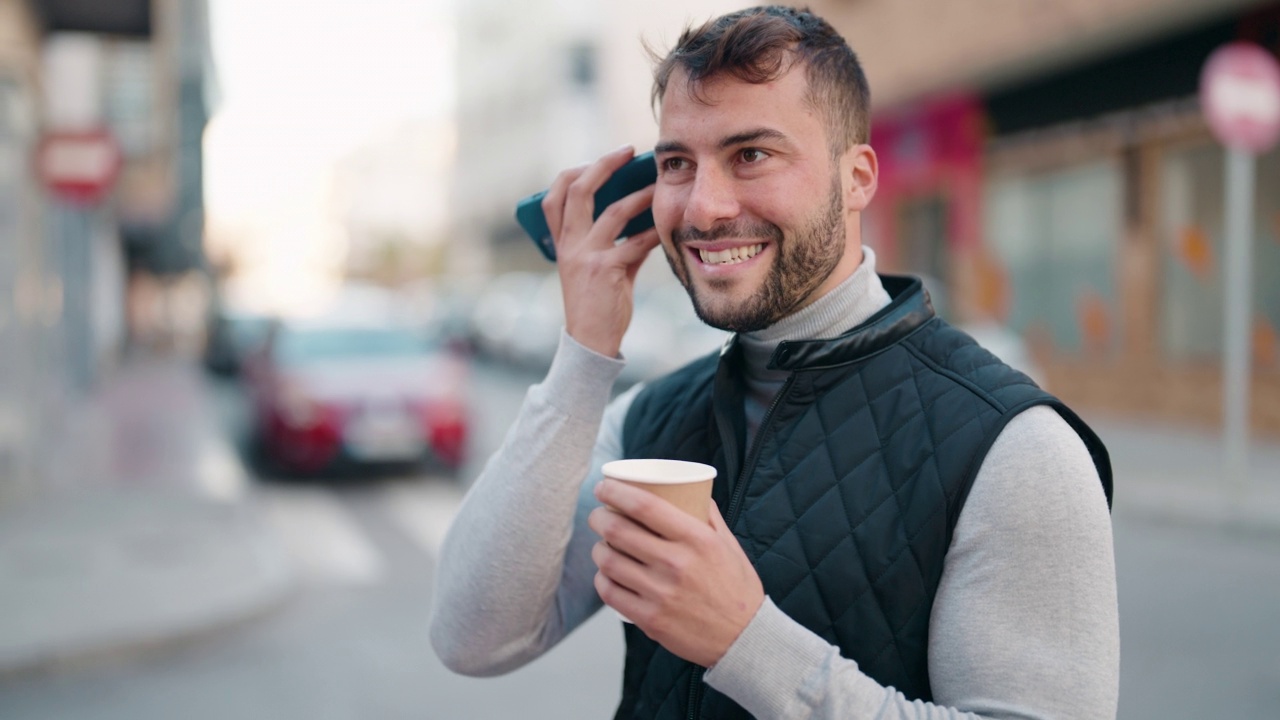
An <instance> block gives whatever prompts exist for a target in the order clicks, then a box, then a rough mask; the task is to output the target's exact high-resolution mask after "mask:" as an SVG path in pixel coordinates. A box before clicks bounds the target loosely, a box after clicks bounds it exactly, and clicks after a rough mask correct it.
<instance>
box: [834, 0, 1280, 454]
mask: <svg viewBox="0 0 1280 720" xmlns="http://www.w3.org/2000/svg"><path fill="white" fill-rule="evenodd" d="M814 9H815V11H817V12H819V13H820V14H823V15H824V16H825V17H827V18H828V19H830V20H832V22H833V24H835V25H836V26H837V27H838V29H840V30H841V32H842V33H843V34H845V36H846V37H847V38H849V40H850V42H851V44H852V45H853V46H854V48H855V50H856V51H857V52H858V53H859V56H860V58H861V60H862V61H863V63H864V65H865V66H866V68H867V73H868V77H869V80H870V82H871V87H872V94H873V110H874V112H873V126H872V144H873V146H874V147H875V148H876V149H877V152H878V154H879V156H880V160H881V168H882V178H881V188H880V192H879V194H878V196H877V199H876V201H875V203H874V207H873V209H872V211H871V212H869V213H868V216H867V218H866V223H867V227H866V231H867V236H868V239H869V242H870V243H871V244H873V245H874V246H876V247H877V249H878V251H879V253H880V256H881V257H883V258H884V264H885V266H886V269H889V270H900V271H909V272H918V273H922V274H925V275H928V276H930V277H931V280H932V283H931V284H932V286H933V287H934V288H935V294H936V295H938V296H939V298H940V303H939V304H940V305H941V306H942V307H943V311H944V312H945V313H946V314H948V315H949V316H951V317H952V318H953V319H956V320H960V321H983V320H995V321H998V322H1000V323H1002V324H1005V325H1007V326H1009V327H1011V328H1012V329H1014V330H1016V331H1017V332H1019V333H1020V334H1022V335H1023V337H1024V338H1025V339H1026V340H1027V343H1028V345H1029V346H1030V349H1031V351H1032V353H1033V355H1034V356H1035V357H1036V359H1037V361H1038V364H1039V365H1040V366H1041V367H1042V368H1043V370H1044V372H1045V377H1046V380H1047V383H1048V385H1049V387H1050V389H1051V390H1053V391H1054V392H1056V393H1058V394H1060V395H1062V396H1063V397H1065V398H1067V399H1069V400H1071V401H1073V402H1077V403H1080V404H1081V405H1083V406H1086V407H1091V408H1098V409H1103V410H1106V411H1110V412H1114V413H1118V414H1122V415H1124V416H1129V417H1141V418H1149V419H1158V420H1169V421H1175V422H1189V423H1195V424H1201V425H1205V426H1214V425H1216V424H1217V423H1219V422H1220V419H1221V412H1222V410H1221V398H1222V381H1221V374H1222V373H1221V360H1220V359H1221V356H1222V350H1223V332H1222V327H1223V280H1222V271H1223V224H1224V212H1223V195H1224V185H1223V182H1224V181H1223V175H1224V157H1225V154H1224V151H1223V150H1222V148H1221V147H1220V146H1219V145H1218V143H1217V142H1216V141H1215V140H1214V139H1213V138H1212V136H1211V135H1210V133H1209V130H1208V128H1207V125H1206V123H1205V120H1204V118H1203V115H1202V113H1201V111H1200V107H1199V103H1198V100H1197V90H1198V84H1199V75H1200V69H1201V67H1202V66H1203V64H1204V61H1205V59H1206V58H1207V57H1208V55H1209V54H1210V53H1211V52H1212V51H1213V50H1214V49H1216V48H1217V47H1219V46H1221V45H1222V44H1224V43H1227V42H1230V41H1233V40H1248V41H1252V42H1255V43H1257V44H1259V45H1261V46H1263V47H1265V48H1267V49H1268V50H1270V51H1271V52H1272V53H1280V3H1276V2H1274V1H1270V2H1237V1H1234V0H1226V1H1223V0H1217V1H1214V2H1209V1H1207V0H1206V1H1196V2H1185V1H1184V2H1173V1H1171V0H1121V1H1112V2H1101V1H1094V0H1060V1H1057V2H1046V3H1034V4H1032V3H1019V2H1012V1H1005V0H975V1H962V2H954V3H945V4H936V5H934V4H931V5H929V7H928V8H927V9H926V8H924V7H923V6H922V5H920V4H914V3H891V2H885V1H883V0H882V1H879V2H876V1H868V2H860V3H845V2H834V1H833V2H825V3H817V4H815V7H814ZM1257 172H1258V175H1257V187H1256V197H1255V203H1254V206H1255V219H1254V224H1255V227H1256V234H1255V237H1254V238H1253V258H1254V263H1253V273H1254V276H1253V308H1252V310H1253V312H1252V320H1251V328H1252V332H1251V337H1252V343H1251V345H1252V372H1253V374H1252V379H1251V386H1250V388H1251V392H1250V397H1251V411H1252V422H1253V427H1254V429H1255V431H1258V432H1263V433H1267V434H1269V435H1271V436H1280V342H1278V341H1277V338H1278V337H1280V151H1275V150H1273V151H1271V152H1270V153H1269V154H1267V155H1264V156H1261V157H1259V158H1258V161H1257Z"/></svg>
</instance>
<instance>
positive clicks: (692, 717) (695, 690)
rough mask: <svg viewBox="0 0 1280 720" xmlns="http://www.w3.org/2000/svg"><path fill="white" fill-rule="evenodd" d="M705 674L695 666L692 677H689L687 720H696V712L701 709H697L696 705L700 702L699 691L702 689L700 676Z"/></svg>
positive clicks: (700, 695) (700, 694)
mask: <svg viewBox="0 0 1280 720" xmlns="http://www.w3.org/2000/svg"><path fill="white" fill-rule="evenodd" d="M705 672H706V670H704V669H703V668H700V667H696V666H695V667H694V668H693V675H690V676H689V714H688V716H687V717H688V720H696V718H697V717H698V711H699V710H700V709H701V708H699V707H698V703H700V702H701V701H702V693H701V692H699V691H700V690H701V689H702V674H703V673H705Z"/></svg>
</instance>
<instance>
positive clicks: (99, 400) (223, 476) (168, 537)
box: [0, 358, 294, 679]
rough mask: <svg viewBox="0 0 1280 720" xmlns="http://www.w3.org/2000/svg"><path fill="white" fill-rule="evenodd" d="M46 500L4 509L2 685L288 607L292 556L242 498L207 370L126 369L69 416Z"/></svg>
mask: <svg viewBox="0 0 1280 720" xmlns="http://www.w3.org/2000/svg"><path fill="white" fill-rule="evenodd" d="M65 430H66V435H65V437H64V438H62V441H61V442H60V443H59V444H58V447H59V452H58V454H57V456H56V457H54V458H52V459H51V462H50V463H49V466H48V470H47V472H46V476H45V478H44V479H43V482H42V487H41V492H40V493H38V494H37V495H35V496H33V497H29V498H25V499H21V500H18V501H15V502H12V503H10V504H9V505H5V506H0V587H3V588H4V590H3V592H0V679H2V678H4V677H6V676H13V675H15V674H21V673H26V672H34V671H40V670H47V669H52V668H56V667H58V666H61V665H64V664H67V663H72V662H76V661H79V660H83V659H89V658H95V657H107V656H113V655H117V654H121V653H129V652H137V651H142V650H147V649H151V648H155V647H157V646H162V645H168V644H172V643H177V642H181V641H183V640H188V639H192V638H195V637H199V636H202V635H205V634H208V633H211V632H214V631H216V630H218V629H222V628H225V627H227V626H230V625H235V624H237V623H240V622H243V621H246V620H248V619H251V618H253V617H255V616H258V615H260V614H263V613H265V612H267V611H269V610H271V609H272V608H274V607H276V606H278V605H280V604H281V603H282V602H283V601H284V600H285V599H287V597H288V596H289V594H290V592H291V590H292V589H293V587H294V577H293V574H292V569H291V566H290V562H289V559H288V556H287V555H286V554H285V552H284V550H283V548H282V547H281V546H280V545H279V543H278V541H277V539H276V538H275V536H274V535H272V534H271V533H270V532H269V531H268V530H267V529H266V528H265V526H264V525H262V524H261V523H260V522H259V520H258V518H257V517H256V516H255V515H254V511H253V508H252V507H250V506H249V505H248V504H245V503H242V502H239V501H238V500H237V498H238V497H240V493H238V492H237V485H238V484H242V483H244V482H245V477H244V474H243V470H242V468H240V466H239V464H238V462H237V461H236V459H235V458H234V456H233V455H232V454H231V449H230V448H229V447H228V446H227V444H226V442H225V441H224V440H222V437H221V434H220V432H219V427H218V424H217V415H216V408H215V407H213V402H212V398H210V397H209V395H208V393H207V392H206V388H205V386H204V384H203V378H202V377H201V375H200V370H199V369H198V368H197V367H195V366H194V365H193V364H191V363H190V362H188V361H184V360H176V359H163V358H139V359H135V360H131V361H129V362H127V363H125V364H124V365H123V366H122V367H121V368H120V369H119V370H118V371H117V372H116V373H115V374H114V375H113V376H112V377H111V378H110V379H109V381H107V382H106V383H105V384H104V386H103V387H101V388H100V389H99V391H98V392H97V393H96V394H95V395H94V396H93V397H92V398H90V399H89V400H87V401H85V402H84V403H83V405H82V406H81V407H78V408H76V411H75V412H74V413H73V414H72V417H71V418H69V421H68V423H67V425H66V428H65Z"/></svg>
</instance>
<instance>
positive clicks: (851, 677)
mask: <svg viewBox="0 0 1280 720" xmlns="http://www.w3.org/2000/svg"><path fill="white" fill-rule="evenodd" d="M1119 654H1120V651H1119V623H1118V610H1117V601H1116V583H1115V560H1114V553H1113V548H1112V536H1111V520H1110V515H1109V514H1108V511H1107V505H1106V499H1105V496H1104V495H1103V491H1102V484H1101V482H1100V481H1099V479H1098V473H1097V470H1096V468H1094V466H1093V463H1092V460H1091V459H1090V457H1089V454H1088V451H1087V450H1086V449H1085V447H1084V443H1083V442H1082V441H1081V440H1080V438H1079V436H1077V435H1076V433H1075V432H1074V431H1073V430H1072V429H1071V428H1070V426H1069V425H1067V423H1066V422H1065V421H1064V420H1062V418H1061V417H1060V416H1058V414H1057V413H1056V412H1055V411H1053V410H1052V409H1050V408H1043V407H1039V408H1032V409H1030V410H1027V411H1026V412H1024V413H1021V414H1020V415H1018V416H1017V417H1015V418H1014V419H1013V420H1012V421H1010V423H1009V424H1008V425H1007V426H1006V427H1005V429H1004V430H1003V431H1002V432H1001V434H1000V436H999V437H998V438H997V439H996V442H995V444H994V445H993V446H992V448H991V450H990V451H989V453H988V454H987V457H986V458H984V461H983V464H982V467H981V469H980V471H979V473H978V476H977V477H976V478H975V480H974V483H973V487H972V489H971V491H970V494H969V497H968V499H967V501H966V503H965V506H964V509H963V510H962V511H961V514H960V518H959V521H958V522H957V526H956V530H955V533H954V535H953V537H952V542H951V547H950V548H949V549H948V552H947V557H946V561H945V566H944V569H943V576H942V580H941V584H940V586H939V589H938V594H937V596H936V598H935V601H934V607H933V613H932V616H931V618H930V625H929V675H930V680H931V684H932V689H933V695H934V702H932V703H926V702H920V701H911V700H908V699H906V698H905V697H904V696H903V695H901V694H900V693H898V692H896V691H895V690H894V689H893V688H890V687H884V686H881V685H879V684H878V683H876V682H875V681H874V680H872V679H871V678H870V677H868V676H867V675H865V674H863V673H862V672H861V671H860V670H859V669H858V665H857V663H856V662H854V661H852V660H849V659H846V658H843V657H841V656H840V654H839V651H838V649H837V648H835V647H834V646H832V645H830V644H828V643H827V642H825V641H824V640H822V639H821V638H819V637H818V636H816V635H814V634H813V633H811V632H810V631H808V630H807V629H806V628H804V627H803V626H801V625H799V624H798V623H796V622H795V621H794V620H792V619H791V618H789V617H787V616H786V615H785V614H784V613H782V612H781V611H780V610H779V609H778V608H777V607H776V606H775V605H773V603H772V602H770V601H768V600H767V599H766V601H765V603H764V605H763V606H762V607H761V608H760V610H759V611H758V612H757V614H756V617H755V618H754V619H753V620H752V621H751V623H750V624H749V625H748V626H747V628H746V629H745V630H744V631H743V632H742V634H741V635H740V636H739V637H738V639H737V641H736V642H735V643H734V644H733V646H731V647H730V648H729V651H728V652H727V653H726V654H725V655H724V657H723V658H721V660H720V662H719V663H717V664H716V666H715V667H714V668H711V669H710V670H709V671H708V672H707V674H706V675H705V676H704V679H705V681H706V682H707V683H708V684H709V685H711V686H712V687H714V688H716V689H717V690H719V691H721V692H723V693H725V694H726V695H728V696H729V697H731V698H733V699H734V700H735V701H737V702H738V703H739V704H740V705H742V706H743V707H745V708H746V709H747V710H748V711H749V712H750V713H751V714H753V715H755V716H756V717H759V718H826V719H829V720H837V719H841V720H850V719H853V718H867V719H868V720H871V719H875V720H923V719H926V718H927V719H930V720H943V719H949V720H959V719H961V718H967V719H975V718H1023V719H1032V718H1081V719H1082V720H1083V719H1085V718H1089V719H1095V718H1114V717H1115V714H1116V705H1117V699H1118V695H1119Z"/></svg>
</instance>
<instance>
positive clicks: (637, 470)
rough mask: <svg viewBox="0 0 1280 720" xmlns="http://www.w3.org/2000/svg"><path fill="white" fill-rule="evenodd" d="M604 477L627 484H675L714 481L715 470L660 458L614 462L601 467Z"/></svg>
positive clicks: (695, 464)
mask: <svg viewBox="0 0 1280 720" xmlns="http://www.w3.org/2000/svg"><path fill="white" fill-rule="evenodd" d="M602 469H603V471H604V475H605V477H610V478H614V479H615V480H627V481H629V482H645V483H655V484H672V485H674V484H677V483H689V482H700V481H704V480H714V479H715V477H716V469H715V468H714V467H712V466H711V465H706V464H704V463H697V462H689V461H688V460H665V459H661V458H633V459H629V460H614V461H612V462H607V463H605V464H604V466H603V468H602ZM655 476H656V477H655Z"/></svg>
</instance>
